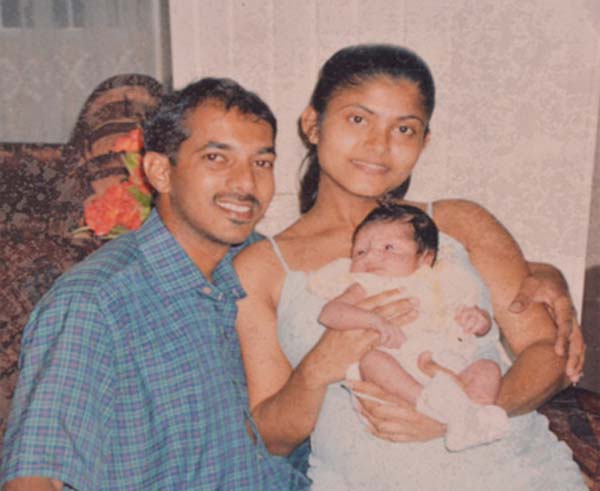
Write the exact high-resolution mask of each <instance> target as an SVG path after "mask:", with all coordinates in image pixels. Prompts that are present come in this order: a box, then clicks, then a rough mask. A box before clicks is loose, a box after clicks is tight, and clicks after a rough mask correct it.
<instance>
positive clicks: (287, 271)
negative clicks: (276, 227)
mask: <svg viewBox="0 0 600 491" xmlns="http://www.w3.org/2000/svg"><path fill="white" fill-rule="evenodd" d="M267 239H269V242H271V246H272V247H273V251H274V252H275V255H276V256H277V257H278V258H279V261H280V262H281V265H282V266H283V269H284V270H285V273H286V274H287V273H289V272H290V268H289V267H288V265H287V263H286V262H285V259H284V258H283V254H282V253H281V249H280V248H279V245H277V242H276V241H275V239H274V238H273V237H271V236H270V235H268V236H267Z"/></svg>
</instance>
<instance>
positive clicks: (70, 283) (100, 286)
mask: <svg viewBox="0 0 600 491" xmlns="http://www.w3.org/2000/svg"><path fill="white" fill-rule="evenodd" d="M142 257H143V255H142V252H141V251H140V249H139V247H138V243H137V240H136V237H135V234H126V235H124V236H122V237H119V238H118V239H114V240H112V241H110V242H108V243H106V244H105V245H104V246H102V247H101V248H100V249H98V250H97V251H95V252H94V253H92V254H91V255H90V256H88V257H87V258H86V259H84V260H83V261H81V262H80V263H78V264H76V265H75V266H73V267H72V268H71V269H70V270H69V271H67V272H66V273H64V274H63V275H62V276H60V277H59V278H58V280H57V281H56V282H55V283H54V285H53V286H52V288H51V290H50V292H51V293H54V294H70V293H79V294H81V293H84V294H87V295H94V294H98V293H100V292H102V291H111V290H114V289H115V288H119V286H121V285H120V284H121V283H126V281H127V280H126V279H125V277H126V276H127V275H128V273H130V272H131V271H132V269H133V268H137V267H138V266H139V264H140V262H141V260H142Z"/></svg>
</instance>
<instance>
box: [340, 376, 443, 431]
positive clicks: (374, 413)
mask: <svg viewBox="0 0 600 491" xmlns="http://www.w3.org/2000/svg"><path fill="white" fill-rule="evenodd" d="M347 385H348V386H349V387H350V388H351V390H352V392H354V393H355V395H356V396H357V398H358V401H359V404H360V412H361V414H362V415H363V416H364V417H365V419H366V420H367V422H368V425H369V431H370V432H371V433H372V434H373V435H375V436H377V437H379V438H383V439H385V440H389V441H392V442H416V441H427V440H432V439H434V438H439V437H441V436H443V435H444V434H445V433H446V426H445V425H443V424H441V423H439V422H437V421H435V420H434V419H431V418H429V417H427V416H425V415H423V414H421V413H419V412H417V410H416V409H415V408H414V406H412V405H411V404H409V403H408V402H406V401H404V400H402V399H400V398H399V397H396V396H393V395H391V394H388V393H387V392H384V391H383V390H381V389H380V388H379V387H378V386H377V385H375V384H372V383H370V382H365V381H358V380H353V381H351V382H348V384H347ZM359 394H364V395H366V396H367V397H369V399H367V398H365V397H361V396H360V395H359ZM370 398H376V399H380V400H381V401H384V402H376V401H374V400H372V399H370Z"/></svg>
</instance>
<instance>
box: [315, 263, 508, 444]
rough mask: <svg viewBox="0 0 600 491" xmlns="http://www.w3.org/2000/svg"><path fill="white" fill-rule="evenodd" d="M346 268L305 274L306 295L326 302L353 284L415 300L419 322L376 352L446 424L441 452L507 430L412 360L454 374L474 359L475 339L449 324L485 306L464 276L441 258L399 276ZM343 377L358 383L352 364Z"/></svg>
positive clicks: (500, 419) (496, 412) (503, 420)
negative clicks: (427, 360) (428, 356)
mask: <svg viewBox="0 0 600 491" xmlns="http://www.w3.org/2000/svg"><path fill="white" fill-rule="evenodd" d="M350 267H351V260H350V259H348V258H340V259H336V260H334V261H332V262H331V263H329V264H327V265H326V266H324V267H323V268H321V269H319V270H317V271H313V272H311V273H308V278H309V279H308V288H309V290H310V291H311V292H312V293H315V294H317V295H319V296H320V297H322V298H325V299H328V300H329V299H332V298H334V297H337V296H338V295H339V294H341V293H342V292H343V291H344V290H345V289H346V288H348V287H349V286H350V285H352V284H353V283H359V284H360V285H361V286H362V287H363V288H364V289H365V290H366V293H367V295H368V296H371V295H375V294H377V293H380V292H382V291H386V290H391V289H394V288H401V289H402V293H401V294H400V297H401V298H408V297H415V298H418V299H419V317H418V318H417V319H416V320H415V321H414V322H412V323H410V324H408V325H406V326H404V327H403V328H402V332H403V333H404V334H405V336H406V341H405V342H404V343H403V344H402V346H401V347H399V348H387V347H380V348H379V349H380V350H381V351H385V352H386V353H388V354H390V355H391V356H393V357H394V358H395V359H396V361H398V363H399V364H400V365H401V366H402V367H403V368H404V370H406V371H407V372H408V373H409V374H410V375H411V376H412V377H413V378H414V379H415V380H417V381H418V382H419V383H421V384H422V385H423V386H424V389H423V392H422V394H421V397H420V398H419V400H418V401H417V409H418V410H419V411H420V412H422V413H423V414H426V415H428V416H430V417H432V418H434V419H436V420H437V421H440V422H442V423H445V424H447V426H448V428H447V432H446V435H445V445H446V448H447V449H448V450H451V451H460V450H464V449H465V448H469V447H472V446H475V445H480V444H483V443H489V442H491V441H494V440H498V439H500V438H502V437H504V436H505V435H506V432H507V430H508V417H507V415H506V411H504V410H503V409H502V408H500V407H498V406H492V405H480V404H476V403H475V402H473V401H471V400H470V399H469V398H468V397H467V396H466V394H465V393H464V391H463V390H462V388H461V387H460V386H459V385H458V384H457V383H456V382H455V381H454V380H453V379H452V378H451V377H450V376H449V375H447V374H445V373H443V372H440V373H438V374H436V375H435V376H434V377H433V378H430V377H429V376H427V375H426V374H425V373H423V372H422V371H421V370H420V369H419V368H418V366H417V359H418V357H419V355H420V354H421V353H423V352H424V351H429V352H431V353H432V355H433V359H434V360H435V361H436V362H438V363H439V364H440V365H442V366H444V367H446V368H449V369H450V370H452V371H453V372H454V373H456V374H458V373H460V372H461V371H462V370H463V369H465V368H466V367H467V366H469V365H470V364H471V363H472V362H474V361H475V360H476V359H477V358H476V353H477V341H476V337H475V335H473V334H466V333H465V332H464V330H463V328H462V327H461V326H460V325H459V324H458V323H457V322H456V321H455V320H454V316H455V313H456V311H457V309H458V308H459V307H460V306H461V305H465V306H469V307H470V306H475V305H478V306H479V305H480V304H482V303H483V302H485V299H484V298H481V297H482V294H481V288H480V285H479V283H478V282H477V281H476V278H475V277H474V276H473V275H472V274H471V273H470V271H469V270H466V269H464V268H463V267H461V266H460V265H459V264H457V262H455V261H454V262H452V261H448V260H447V259H440V260H438V261H437V262H436V264H435V266H434V267H433V268H432V267H429V266H422V267H420V268H419V269H417V270H416V271H415V272H414V273H412V274H411V275H409V276H404V277H398V276H382V275H377V274H373V273H351V272H350ZM347 378H348V379H359V378H360V375H359V370H358V363H357V364H354V365H352V366H351V367H349V369H348V372H347Z"/></svg>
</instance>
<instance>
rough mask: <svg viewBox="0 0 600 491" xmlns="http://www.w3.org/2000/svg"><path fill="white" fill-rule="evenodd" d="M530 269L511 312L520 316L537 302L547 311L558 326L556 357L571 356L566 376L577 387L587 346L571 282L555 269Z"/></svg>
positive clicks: (532, 266)
mask: <svg viewBox="0 0 600 491" xmlns="http://www.w3.org/2000/svg"><path fill="white" fill-rule="evenodd" d="M529 267H530V269H531V271H532V274H531V275H529V276H528V277H526V278H525V279H524V280H523V282H522V283H521V286H520V289H519V292H518V293H517V295H516V296H515V298H514V300H513V301H512V303H511V305H510V307H509V310H510V311H511V312H514V313H520V312H523V311H525V310H526V309H527V308H528V307H529V306H530V305H531V304H532V303H534V302H536V303H542V304H543V305H544V306H545V307H546V310H547V311H548V313H549V315H550V317H552V319H553V320H554V323H555V324H556V326H557V338H556V344H555V351H556V354H558V355H559V356H564V355H565V353H567V354H568V359H567V366H566V373H567V376H568V377H569V379H570V380H571V381H572V382H573V383H577V382H578V381H579V379H580V378H581V375H582V370H583V364H584V361H585V343H584V341H583V334H582V332H581V327H580V325H579V323H578V322H577V316H576V310H575V307H574V306H573V301H572V299H571V295H570V293H569V287H568V285H567V282H566V280H565V278H564V276H563V275H562V273H561V272H560V271H559V270H558V269H556V268H555V267H554V266H552V265H549V264H543V263H529ZM567 346H568V350H567Z"/></svg>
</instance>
